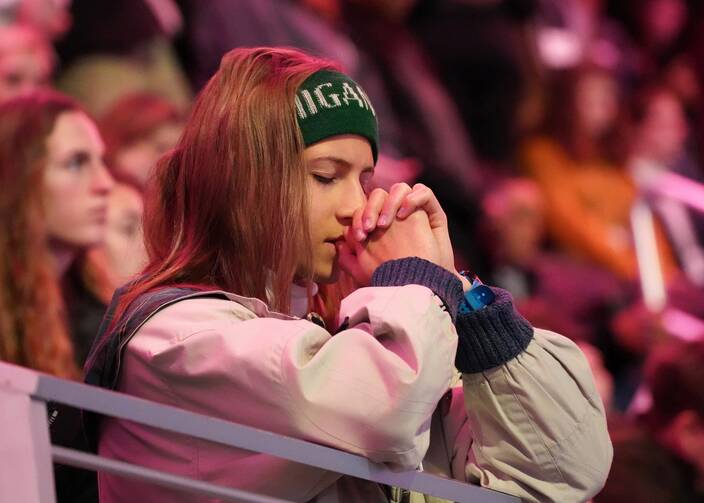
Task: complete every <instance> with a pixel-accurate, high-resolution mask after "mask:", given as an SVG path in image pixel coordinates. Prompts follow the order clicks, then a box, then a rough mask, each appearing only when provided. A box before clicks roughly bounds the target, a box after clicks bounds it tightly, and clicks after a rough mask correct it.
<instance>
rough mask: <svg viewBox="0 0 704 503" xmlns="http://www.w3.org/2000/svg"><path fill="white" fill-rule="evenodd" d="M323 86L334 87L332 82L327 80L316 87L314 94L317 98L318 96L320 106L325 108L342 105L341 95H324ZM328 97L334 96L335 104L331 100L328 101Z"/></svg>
mask: <svg viewBox="0 0 704 503" xmlns="http://www.w3.org/2000/svg"><path fill="white" fill-rule="evenodd" d="M323 87H332V82H325V83H324V84H320V85H319V86H316V87H315V90H314V91H313V94H314V95H315V97H316V98H318V103H319V104H320V106H321V107H323V108H337V107H339V106H341V105H342V102H341V101H340V98H339V96H340V95H339V94H334V93H331V94H329V95H328V96H327V97H326V96H325V95H323V91H322V88H323ZM327 98H332V102H333V103H334V105H331V104H330V102H328V100H327Z"/></svg>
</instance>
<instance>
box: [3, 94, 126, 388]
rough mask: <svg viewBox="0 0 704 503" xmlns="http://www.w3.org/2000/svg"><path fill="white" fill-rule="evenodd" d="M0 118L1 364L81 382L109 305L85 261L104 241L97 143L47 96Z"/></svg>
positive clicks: (82, 119) (68, 105)
mask: <svg viewBox="0 0 704 503" xmlns="http://www.w3.org/2000/svg"><path fill="white" fill-rule="evenodd" d="M0 117H2V120H0V184H1V185H2V187H3V189H2V191H0V220H1V221H2V229H3V231H2V233H0V359H2V360H5V361H9V362H12V363H17V364H19V365H25V366H27V367H31V368H34V369H37V370H41V371H43V372H47V373H50V374H54V375H57V376H60V377H68V378H78V377H80V371H79V369H80V366H82V365H83V362H84V360H85V356H86V354H87V353H88V350H89V349H90V346H91V344H92V342H93V341H92V338H93V337H94V335H95V332H96V330H97V325H98V324H99V322H100V319H101V318H102V315H103V312H104V310H105V304H104V303H103V302H105V301H102V302H101V296H107V297H108V298H109V293H107V295H106V293H105V292H104V291H103V290H102V282H101V281H100V279H101V278H102V277H103V276H102V275H98V274H97V271H96V270H95V269H94V268H93V267H92V264H89V263H86V262H85V261H84V260H83V255H84V253H85V251H86V250H87V249H88V248H90V247H91V246H94V245H96V244H98V243H100V242H101V241H102V239H103V235H104V232H105V217H106V211H107V202H108V196H109V193H110V190H111V188H112V185H113V181H112V178H111V176H110V174H109V173H108V171H107V169H106V168H105V165H104V164H103V161H102V155H103V143H102V140H101V138H100V135H99V133H98V130H97V128H96V126H95V123H94V122H93V121H92V120H91V119H90V118H89V117H88V116H87V115H86V114H85V113H84V112H83V111H82V110H81V108H80V107H79V106H78V105H77V104H76V103H74V102H73V101H72V100H70V99H69V98H67V97H65V96H62V95H59V94H56V93H52V92H49V91H41V92H36V93H32V94H28V95H25V96H23V97H19V98H13V99H11V100H8V101H6V102H4V103H3V104H2V105H0ZM91 306H98V307H97V308H96V309H94V310H93V311H97V312H93V313H92V318H93V319H97V323H96V324H95V325H93V326H88V327H87V326H86V323H88V322H89V321H90V320H89V319H87V318H86V315H89V314H90V313H89V312H90V311H91ZM89 318H90V316H89Z"/></svg>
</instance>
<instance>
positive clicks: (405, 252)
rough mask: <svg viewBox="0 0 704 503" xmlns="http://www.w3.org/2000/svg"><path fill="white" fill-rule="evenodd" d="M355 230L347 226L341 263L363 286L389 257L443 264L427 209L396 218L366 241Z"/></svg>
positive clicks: (340, 254) (390, 258)
mask: <svg viewBox="0 0 704 503" xmlns="http://www.w3.org/2000/svg"><path fill="white" fill-rule="evenodd" d="M357 211H358V212H361V211H363V208H360V209H359V210H357ZM357 216H358V215H356V217H357ZM352 232H353V230H352V228H347V229H346V232H345V242H344V243H339V244H338V253H339V264H340V267H341V268H342V269H343V270H345V271H346V272H347V273H348V274H350V275H351V276H352V277H353V278H354V279H355V281H356V282H357V283H358V284H360V285H368V284H369V281H370V280H371V277H372V274H373V273H374V270H375V269H376V268H377V267H379V266H380V265H381V264H382V263H384V262H386V261H389V260H395V259H400V258H406V257H420V258H422V259H425V260H428V261H430V262H433V263H435V264H438V265H440V266H442V265H443V264H442V263H441V262H442V256H441V251H440V248H439V246H438V243H437V240H436V237H435V235H434V234H433V230H432V229H431V227H430V222H429V220H428V214H427V213H426V212H425V211H423V210H416V211H414V212H413V213H411V214H410V215H408V216H405V218H404V219H403V220H401V219H399V218H396V219H394V221H393V222H392V223H391V225H389V226H388V227H386V228H377V229H376V230H374V231H373V232H372V233H371V234H370V235H369V236H368V238H367V240H366V241H363V242H360V241H359V240H357V239H355V238H354V236H353V235H352Z"/></svg>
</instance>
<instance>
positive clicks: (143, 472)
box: [51, 445, 289, 503]
mask: <svg viewBox="0 0 704 503" xmlns="http://www.w3.org/2000/svg"><path fill="white" fill-rule="evenodd" d="M51 454H52V457H53V458H54V461H55V462H57V463H62V464H64V465H70V466H76V467H78V468H86V469H89V470H98V471H102V472H108V473H113V474H115V475H119V476H121V477H128V478H131V479H137V480H142V481H144V482H150V483H152V484H157V485H160V486H164V487H168V488H171V489H176V490H179V491H187V492H192V493H197V494H200V495H203V496H210V497H212V498H220V499H224V500H227V501H238V502H242V503H250V502H251V503H289V501H288V500H282V499H279V498H272V497H270V496H261V495H259V494H254V493H250V492H247V491H242V490H239V489H232V488H229V487H223V486H219V485H215V484H210V483H208V482H203V481H200V480H195V479H191V478H188V477H180V476H178V475H173V474H171V473H167V472H163V471H160V470H153V469H151V468H145V467H143V466H139V465H133V464H131V463H125V462H123V461H116V460H114V459H108V458H104V457H101V456H96V455H95V454H89V453H86V452H81V451H76V450H74V449H67V448H65V447H59V446H56V445H55V446H53V447H52V448H51Z"/></svg>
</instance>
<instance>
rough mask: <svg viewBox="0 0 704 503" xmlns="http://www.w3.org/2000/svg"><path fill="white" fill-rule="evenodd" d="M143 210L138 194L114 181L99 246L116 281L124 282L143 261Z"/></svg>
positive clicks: (138, 268) (118, 282)
mask: <svg viewBox="0 0 704 503" xmlns="http://www.w3.org/2000/svg"><path fill="white" fill-rule="evenodd" d="M143 213H144V205H143V202H142V194H141V193H140V192H139V191H138V190H137V189H135V188H134V187H132V186H130V185H126V184H122V183H118V184H117V185H115V187H114V188H113V190H112V192H111V193H110V199H109V204H108V219H107V230H106V233H105V243H104V246H103V250H104V252H105V255H106V258H107V261H108V266H109V270H110V271H111V273H112V274H113V275H114V276H115V280H116V284H119V285H121V284H123V283H125V282H126V281H127V280H128V279H130V277H132V276H134V275H135V274H137V273H138V272H139V271H140V270H141V269H142V267H144V265H145V264H146V261H147V260H146V257H147V254H146V251H145V249H144V240H143V234H142V214H143Z"/></svg>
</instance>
